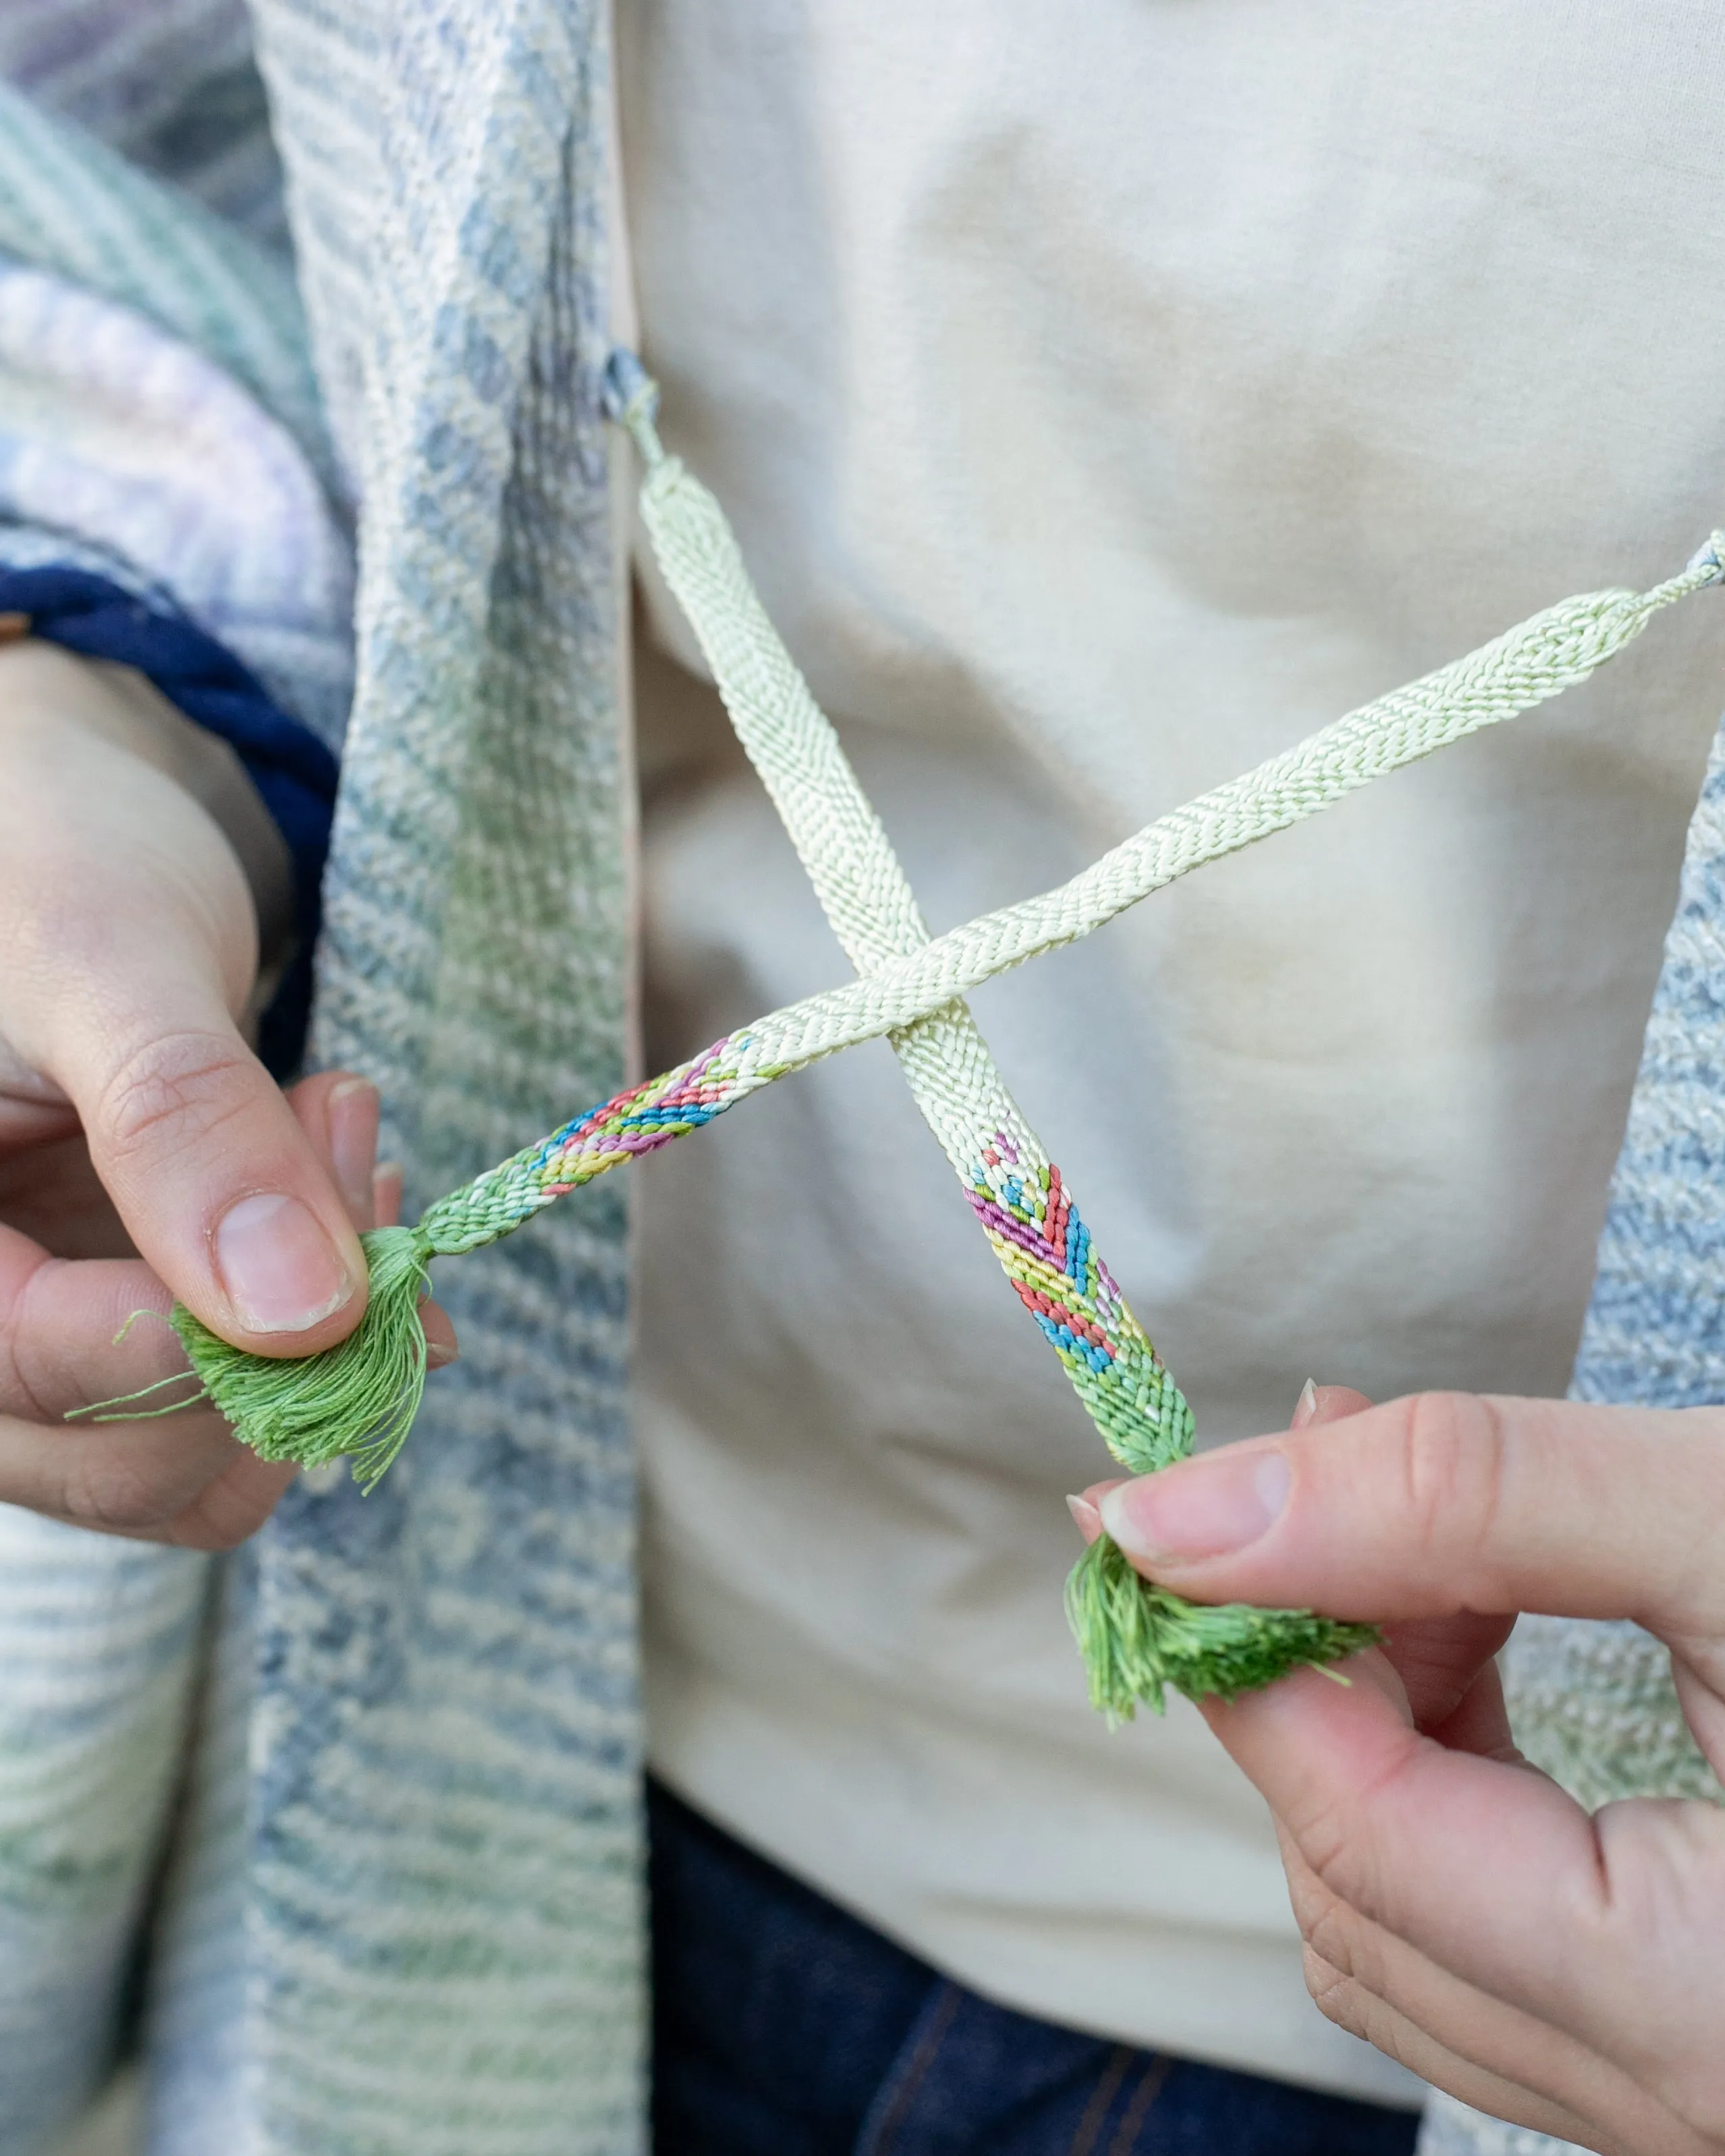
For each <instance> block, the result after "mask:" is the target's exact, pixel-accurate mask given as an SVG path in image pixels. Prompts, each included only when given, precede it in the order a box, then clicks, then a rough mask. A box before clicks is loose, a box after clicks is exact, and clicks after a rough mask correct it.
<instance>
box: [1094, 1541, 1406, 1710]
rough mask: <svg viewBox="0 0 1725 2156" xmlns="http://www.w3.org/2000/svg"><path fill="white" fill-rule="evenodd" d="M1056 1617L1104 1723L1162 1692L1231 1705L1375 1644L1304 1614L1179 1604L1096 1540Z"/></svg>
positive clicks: (1372, 1635)
mask: <svg viewBox="0 0 1725 2156" xmlns="http://www.w3.org/2000/svg"><path fill="white" fill-rule="evenodd" d="M1066 1617H1067V1620H1068V1622H1069V1623H1070V1625H1071V1627H1072V1633H1073V1637H1074V1638H1075V1639H1076V1640H1077V1642H1078V1648H1079V1652H1080V1653H1081V1655H1083V1657H1084V1666H1085V1670H1086V1674H1087V1675H1088V1676H1089V1679H1090V1697H1091V1705H1092V1706H1093V1707H1096V1708H1097V1709H1098V1710H1099V1711H1100V1712H1101V1713H1103V1714H1106V1716H1107V1717H1108V1719H1109V1721H1110V1722H1114V1723H1118V1722H1130V1721H1131V1720H1132V1717H1133V1716H1134V1714H1135V1713H1136V1712H1137V1708H1138V1706H1139V1703H1140V1702H1142V1703H1143V1705H1145V1706H1146V1707H1149V1708H1150V1709H1151V1711H1152V1712H1153V1713H1156V1714H1160V1713H1161V1712H1163V1708H1164V1707H1165V1705H1166V1703H1167V1690H1168V1686H1173V1689H1174V1690H1175V1691H1178V1692H1183V1693H1184V1694H1185V1696H1186V1697H1187V1698H1188V1699H1190V1700H1199V1699H1203V1698H1204V1697H1207V1696H1208V1695H1209V1694H1212V1693H1214V1695H1215V1696H1216V1697H1219V1698H1221V1699H1235V1698H1237V1697H1239V1696H1240V1693H1241V1692H1245V1691H1256V1690H1257V1688H1258V1687H1259V1686H1260V1685H1267V1684H1273V1683H1274V1682H1275V1681H1276V1679H1277V1678H1278V1677H1282V1676H1286V1675H1287V1673H1288V1671H1290V1670H1296V1669H1300V1668H1302V1667H1311V1668H1317V1669H1322V1668H1324V1667H1325V1666H1327V1664H1329V1663H1331V1662H1339V1661H1343V1660H1345V1659H1346V1657H1347V1656H1348V1655H1357V1654H1358V1653H1359V1651H1360V1650H1361V1649H1362V1648H1363V1647H1370V1646H1374V1645H1377V1644H1378V1638H1379V1635H1378V1630H1377V1628H1376V1627H1375V1626H1374V1625H1343V1624H1340V1623H1338V1622H1337V1620H1335V1619H1334V1618H1331V1617H1315V1616H1313V1615H1312V1613H1311V1611H1310V1610H1307V1609H1250V1608H1248V1607H1247V1606H1246V1604H1244V1603H1240V1602H1229V1603H1224V1604H1220V1605H1219V1606H1217V1607H1214V1608H1210V1607H1206V1606H1205V1605H1204V1604H1201V1603H1197V1602H1188V1601H1185V1600H1184V1599H1183V1598H1182V1597H1181V1596H1179V1595H1178V1594H1169V1593H1168V1590H1167V1589H1166V1588H1162V1587H1158V1586H1157V1585H1155V1584H1154V1583H1153V1581H1150V1580H1147V1579H1145V1578H1142V1576H1141V1575H1140V1574H1139V1573H1136V1572H1134V1571H1133V1570H1132V1567H1131V1565H1130V1564H1128V1563H1127V1560H1126V1558H1124V1557H1123V1556H1122V1554H1121V1553H1120V1550H1119V1549H1118V1548H1117V1546H1116V1544H1115V1543H1112V1542H1111V1541H1110V1540H1109V1538H1108V1537H1107V1536H1106V1535H1099V1536H1098V1537H1097V1538H1096V1541H1095V1542H1093V1543H1091V1546H1090V1548H1088V1549H1087V1550H1086V1552H1085V1553H1084V1555H1083V1556H1082V1557H1081V1558H1079V1560H1078V1562H1077V1563H1076V1565H1074V1566H1073V1568H1072V1572H1071V1576H1070V1578H1068V1580H1067V1582H1066Z"/></svg>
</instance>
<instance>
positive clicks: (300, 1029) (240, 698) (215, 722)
mask: <svg viewBox="0 0 1725 2156" xmlns="http://www.w3.org/2000/svg"><path fill="white" fill-rule="evenodd" d="M0 613H22V614H28V616H29V619H30V631H31V634H33V635H34V636H39V637H41V638H42V639H44V642H47V643H49V644H63V645H64V647H65V649H67V650H69V651H76V652H79V653H81V654H82V655H83V656H84V657H85V658H86V659H109V660H115V661H116V662H117V663H119V664H120V665H126V666H135V667H136V669H137V670H138V672H139V673H141V674H142V675H146V676H147V677H148V679H149V680H151V681H152V682H154V683H155V685H156V686H157V688H158V689H159V690H161V691H162V695H163V696H166V697H167V699H168V700H169V701H170V702H172V703H174V704H177V706H179V708H180V710H181V711H183V712H184V713H185V714H186V716H187V718H188V719H192V720H194V721H196V722H197V723H198V725H199V726H203V727H205V728H207V729H208V731H209V732H211V733H213V734H218V735H220V737H221V738H222V739H223V741H225V742H231V743H232V745H233V747H234V751H235V752H236V753H237V754H238V756H239V760H240V762H242V763H243V764H244V766H245V767H246V771H247V773H249V776H250V778H251V781H252V783H253V784H254V786H255V787H256V788H257V789H258V792H259V794H260V795H261V796H262V798H263V802H264V807H265V808H268V810H269V811H270V814H271V815H272V816H273V817H274V818H275V822H276V824H277V825H278V826H279V828H280V831H281V835H282V837H283V838H284V839H285V840H286V841H287V845H288V850H289V852H290V854H291V855H293V861H294V928H295V952H294V955H293V958H292V961H291V962H290V966H289V968H288V971H287V973H286V975H285V978H284V979H283V982H282V984H281V988H280V992H279V993H278V994H277V995H276V997H275V1001H274V1002H273V1003H272V1004H271V1005H270V1009H269V1010H268V1011H267V1012H266V1013H265V1014H264V1020H263V1024H262V1026H261V1028H260V1030H259V1043H258V1052H259V1055H261V1056H262V1058H263V1060H264V1063H265V1064H266V1065H268V1067H269V1069H270V1070H271V1071H272V1072H273V1073H274V1075H275V1076H277V1077H285V1076H287V1075H290V1073H291V1072H292V1071H293V1070H295V1068H296V1067H297V1065H298V1064H299V1061H300V1055H301V1054H302V1053H303V1050H304V1044H305V1024H306V1020H307V1018H308V1016H309V1015H310V1012H311V952H312V947H313V945H314V944H315V942H316V940H317V927H318V918H319V910H320V905H321V893H322V889H323V871H324V864H325V862H326V860H327V859H328V857H329V850H330V825H331V821H332V819H333V818H334V815H335V807H336V780H337V778H338V776H339V767H338V765H337V763H336V759H335V757H333V756H332V755H331V752H330V751H329V749H328V748H327V747H326V746H325V744H324V743H323V742H321V741H320V740H319V739H318V737H317V736H316V734H315V733H313V732H312V731H311V728H310V727H309V726H303V725H301V724H300V721H299V720H297V719H295V718H290V716H288V714H287V713H286V712H285V711H283V710H282V709H281V707H280V705H278V704H276V703H274V702H272V701H271V700H270V695H269V693H268V691H267V690H265V689H264V686H263V684H262V683H261V682H260V681H259V680H258V679H257V677H256V676H255V675H254V674H252V673H251V672H250V671H249V670H248V669H247V668H246V667H244V666H243V665H241V664H240V662H239V660H237V659H236V658H235V657H234V654H233V653H232V652H231V651H229V650H228V648H227V646H226V645H225V644H218V642H217V641H216V639H215V638H214V637H213V636H207V635H206V634H204V632H203V630H202V629H199V628H198V626H197V624H195V623H193V622H192V621H189V620H188V619H187V618H186V616H185V615H184V614H182V613H180V612H179V611H178V609H177V608H176V607H175V606H174V604H173V603H172V600H171V599H169V598H167V597H166V596H165V595H162V596H157V595H154V594H152V595H151V598H148V599H143V598H139V597H137V595H136V593H131V592H129V591H127V590H126V589H125V588H123V587H122V586H121V585H119V584H116V583H111V582H110V580H109V579H108V578H107V577H101V576H98V575H96V574H95V573H94V572H92V571H90V570H86V569H74V568H58V567H49V568H39V569H0Z"/></svg>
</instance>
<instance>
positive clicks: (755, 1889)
mask: <svg viewBox="0 0 1725 2156" xmlns="http://www.w3.org/2000/svg"><path fill="white" fill-rule="evenodd" d="M648 1818H649V1827H650V1830H651V1835H652V1860H651V1888H652V1897H653V1962H654V2068H653V2079H654V2097H653V2145H654V2148H655V2156H1411V2152H1412V2150H1413V2147H1414V2139H1415V2137H1416V2135H1417V2133H1418V2127H1419V2122H1418V2120H1417V2118H1416V2117H1415V2116H1414V2114H1413V2113H1412V2112H1404V2111H1391V2110H1389V2109H1387V2108H1386V2107H1384V2106H1382V2105H1378V2104H1372V2103H1358V2102H1351V2101H1350V2100H1349V2099H1348V2098H1347V2097H1336V2096H1323V2095H1320V2094H1318V2093H1317V2092H1316V2091H1314V2090H1312V2089H1302V2088H1296V2087H1292V2086H1291V2085H1290V2084H1288V2083H1286V2082H1275V2081H1267V2080H1265V2079H1263V2078H1262V2077H1261V2076H1258V2075H1255V2074H1242V2073H1234V2072H1231V2071H1229V2070H1228V2069H1227V2068H1225V2067H1221V2066H1204V2065H1202V2064H1200V2063H1199V2061H1196V2060H1193V2059H1182V2058H1170V2057H1164V2056H1159V2055H1158V2054H1156V2053H1154V2052H1150V2051H1137V2050H1135V2049H1134V2048H1133V2047H1132V2046H1131V2045H1129V2044H1117V2043H1112V2042H1111V2041H1109V2040H1108V2039H1106V2037H1099V2036H1088V2035H1083V2034H1081V2032H1080V2031H1079V2030H1074V2029H1062V2028H1059V2027H1057V2026H1056V2025H1055V2024H1053V2023H1052V2022H1048V2021H1038V2020H1034V2019H1032V2018H1031V2017H1030V2016H1029V2015H1024V2014H1015V2013H1014V2012H1012V2011H1011V2010H1010V2009H1009V2008H1007V2007H1004V2006H994V2005H990V2004H989V2003H988V2000H986V1999H979V1998H978V1996H977V1995H976V1994H975V1993H974V1992H972V1991H968V1990H966V1989H964V1987H963V1985H962V1984H953V1983H951V1982H949V1981H948V1980H947V1979H945V1978H943V1977H942V1976H941V1975H940V1974H938V1973H937V1971H936V1970H934V1969H931V1968H930V1967H929V1966H928V1965H927V1963H925V1962H922V1961H919V1960H918V1959H917V1958H916V1956H915V1955H914V1954H911V1953H906V1952H905V1950H904V1949H903V1948H901V1947H897V1946H895V1945H894V1944H893V1943H892V1942H891V1940H890V1939H886V1938H882V1937H881V1936H880V1933H877V1932H875V1931H872V1930H870V1928H869V1927H868V1926H867V1925H866V1924H863V1923H860V1922H858V1920H857V1919H856V1918H855V1917H851V1916H849V1915H847V1914H846V1913H845V1911H843V1910H842V1909H839V1908H835V1907H834V1906H833V1904H832V1903H831V1902H828V1901H826V1900H824V1898H823V1897H821V1896H820V1895H819V1894H817V1893H815V1892H813V1891H812V1889H810V1888H809V1887H807V1886H803V1885H802V1884H801V1883H800V1882H799V1881H797V1880H794V1879H792V1878H790V1877H789V1876H787V1875H786V1874H785V1873H784V1872H783V1871H779V1870H778V1868H777V1867H776V1866H773V1865H772V1864H769V1863H768V1862H767V1861H765V1860H764V1859H763V1858H762V1857H760V1856H756V1855H755V1854H754V1852H753V1851H751V1850H747V1849H745V1848H744V1847H743V1846H742V1844H741V1843H740V1842H737V1841H735V1840H732V1837H731V1836H730V1835H726V1834H725V1833H724V1832H722V1831H721V1829H719V1828H718V1827H716V1826H715V1825H712V1823H711V1821H710V1820H706V1819H703V1818H702V1817H701V1815H699V1814H698V1813H696V1812H693V1811H691V1809H689V1807H688V1806H687V1805H686V1804H682V1803H681V1802H680V1801H679V1799H676V1798H675V1797H674V1796H672V1795H670V1794H669V1792H668V1791H666V1790H665V1789H650V1790H649V1799H648Z"/></svg>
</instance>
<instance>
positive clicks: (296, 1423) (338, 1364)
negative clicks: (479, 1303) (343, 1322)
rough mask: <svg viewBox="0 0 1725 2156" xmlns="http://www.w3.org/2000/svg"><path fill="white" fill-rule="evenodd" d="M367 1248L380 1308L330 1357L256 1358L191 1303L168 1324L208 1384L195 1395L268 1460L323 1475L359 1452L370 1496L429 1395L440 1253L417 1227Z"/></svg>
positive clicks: (376, 1239)
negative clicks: (434, 1269)
mask: <svg viewBox="0 0 1725 2156" xmlns="http://www.w3.org/2000/svg"><path fill="white" fill-rule="evenodd" d="M360 1241H361V1242H362V1244H363V1245H364V1246H365V1253H366V1262H367V1265H369V1266H370V1268H371V1276H372V1294H371V1301H370V1302H369V1303H368V1304H367V1306H366V1314H365V1316H364V1317H362V1319H361V1320H360V1322H359V1324H358V1325H357V1327H355V1329H354V1330H353V1332H351V1333H349V1335H348V1336H347V1339H345V1340H344V1341H342V1342H341V1344H340V1345H339V1346H338V1347H330V1348H326V1350H325V1352H324V1353H322V1354H321V1355H306V1356H303V1357H301V1358H300V1359H299V1360H298V1361H276V1360H274V1359H272V1358H267V1357H264V1356H261V1355H251V1354H248V1353H247V1352H246V1351H245V1349H244V1348H243V1347H229V1345H228V1342H226V1341H225V1340H223V1338H221V1337H220V1336H219V1335H218V1334H217V1333H214V1332H211V1331H210V1329H209V1327H208V1326H206V1325H203V1324H201V1323H200V1322H199V1321H198V1319H197V1318H195V1317H193V1315H192V1313H191V1312H190V1311H189V1310H187V1308H186V1307H185V1306H184V1305H183V1304H181V1303H176V1304H175V1306H174V1307H173V1310H172V1313H171V1315H170V1317H169V1320H168V1322H169V1323H170V1324H171V1325H172V1327H173V1329H174V1331H175V1332H177V1333H178V1334H179V1336H180V1338H181V1340H182V1342H183V1343H184V1346H185V1349H186V1353H187V1354H188V1355H189V1356H190V1357H191V1358H192V1367H193V1369H194V1370H196V1372H197V1373H198V1377H199V1378H200V1379H201V1380H202V1381H203V1392H202V1393H201V1394H195V1395H194V1396H193V1397H194V1398H197V1399H210V1400H212V1401H213V1403H214V1404H215V1405H216V1406H217V1407H218V1409H220V1410H221V1412H222V1413H223V1414H224V1415H226V1417H227V1418H228V1421H229V1422H231V1423H232V1424H233V1425H234V1430H235V1433H236V1434H237V1435H239V1437H241V1438H243V1439H244V1441H245V1442H246V1444H248V1445H249V1446H250V1447H251V1449H252V1450H253V1451H254V1452H255V1453H256V1454H257V1455H258V1456H259V1458H260V1459H262V1460H292V1461H294V1462H295V1465H296V1466H300V1467H321V1466H325V1465H326V1464H327V1463H328V1462H329V1461H331V1460H340V1459H341V1458H342V1457H343V1456H344V1455H350V1454H351V1455H352V1460H353V1478H354V1480H355V1481H357V1483H358V1484H359V1485H360V1486H361V1487H362V1489H365V1490H367V1491H369V1490H372V1489H374V1488H375V1487H376V1486H377V1480H378V1477H379V1476H381V1475H382V1473H383V1471H384V1470H385V1469H386V1468H387V1467H388V1466H389V1463H390V1462H391V1460H393V1459H394V1457H395V1455H397V1453H398V1452H399V1451H400V1450H401V1448H402V1445H403V1441H404V1440H405V1439H406V1437H407V1435H408V1430H410V1429H412V1427H413V1418H414V1416H415V1415H416V1414H418V1412H419V1401H420V1397H421V1395H422V1394H424V1390H425V1332H424V1327H422V1326H421V1324H420V1322H419V1304H420V1301H421V1300H422V1299H423V1298H424V1296H425V1294H426V1292H427V1291H428V1289H429V1280H428V1277H427V1273H426V1267H427V1265H429V1262H430V1259H431V1255H432V1250H431V1245H430V1242H429V1240H428V1239H427V1238H426V1237H425V1236H424V1235H422V1234H421V1232H420V1231H419V1229H417V1228H375V1229H372V1230H371V1231H370V1233H369V1234H367V1235H362V1236H361V1237H360ZM189 1404H190V1403H189V1402H187V1405H189Z"/></svg>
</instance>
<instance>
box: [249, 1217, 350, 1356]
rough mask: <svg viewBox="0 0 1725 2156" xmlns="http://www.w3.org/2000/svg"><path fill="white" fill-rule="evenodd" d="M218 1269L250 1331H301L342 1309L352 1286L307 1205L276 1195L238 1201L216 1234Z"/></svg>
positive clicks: (338, 1255) (343, 1267)
mask: <svg viewBox="0 0 1725 2156" xmlns="http://www.w3.org/2000/svg"><path fill="white" fill-rule="evenodd" d="M215 1255H216V1270H217V1271H218V1273H219V1274H220V1276H221V1280H222V1286H223V1287H224V1288H225V1289H226V1290H227V1293H228V1301H229V1302H231V1303H232V1304H233V1306H234V1314H235V1315H236V1316H237V1317H239V1321H240V1322H241V1324H243V1325H244V1327H246V1329H247V1331H248V1332H305V1329H306V1328H307V1327H308V1326H312V1325H316V1323H317V1322H318V1320H319V1319H320V1318H323V1317H328V1316H329V1314H330V1312H331V1311H332V1310H339V1309H340V1308H341V1305H342V1304H343V1303H344V1302H346V1301H347V1298H348V1296H350V1295H352V1292H353V1281H352V1277H351V1276H350V1275H349V1273H348V1270H347V1266H346V1265H344V1264H343V1263H342V1261H341V1253H340V1252H339V1251H338V1250H336V1246H335V1245H334V1243H333V1242H331V1240H330V1238H329V1236H328V1235H327V1234H326V1232H325V1230H324V1227H323V1224H322V1223H321V1221H320V1220H319V1219H318V1218H317V1216H316V1214H314V1213H313V1212H312V1210H311V1208H310V1206H308V1205H305V1204H301V1203H300V1200H299V1199H297V1198H289V1197H287V1196H286V1195H285V1194H284V1193H281V1192H279V1191H270V1192H265V1193H261V1194H260V1195H259V1196H258V1197H255V1198H242V1199H240V1201H239V1204H237V1205H232V1206H230V1207H229V1208H228V1210H227V1212H225V1213H224V1214H223V1215H222V1219H221V1224H220V1225H219V1226H218V1228H217V1229H216V1238H215Z"/></svg>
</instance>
